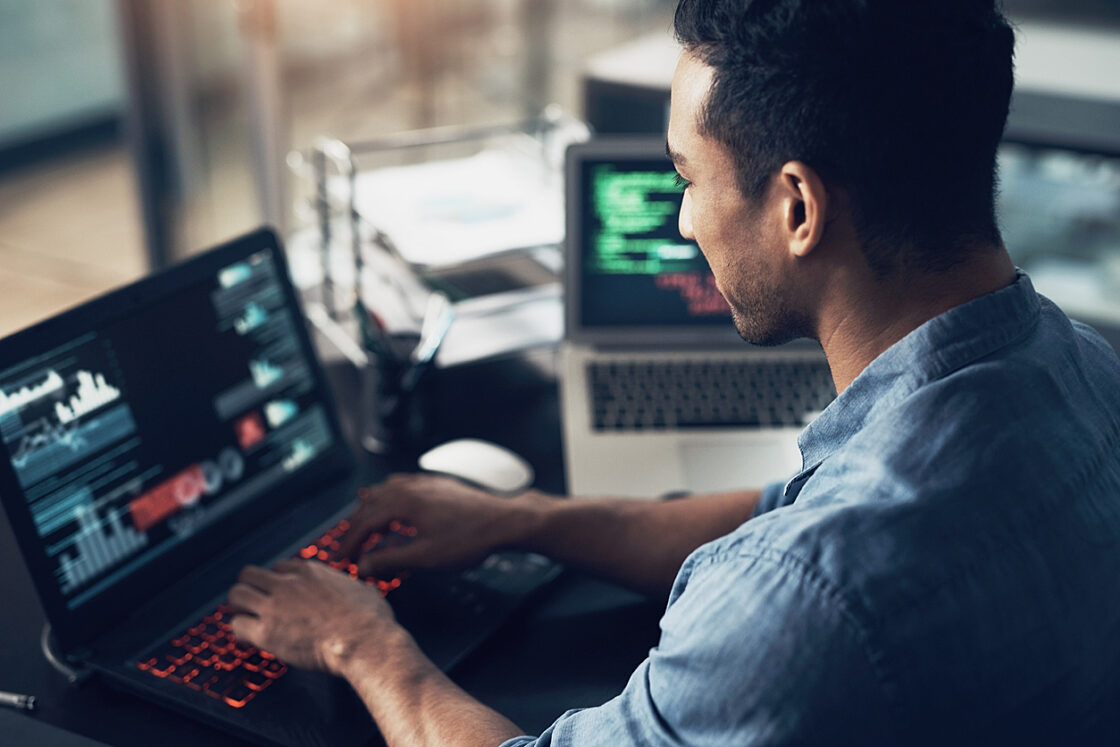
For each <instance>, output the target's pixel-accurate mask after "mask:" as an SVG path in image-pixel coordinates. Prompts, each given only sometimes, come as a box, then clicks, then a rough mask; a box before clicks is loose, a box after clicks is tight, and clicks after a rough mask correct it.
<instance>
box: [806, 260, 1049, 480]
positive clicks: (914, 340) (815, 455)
mask: <svg viewBox="0 0 1120 747" xmlns="http://www.w3.org/2000/svg"><path fill="white" fill-rule="evenodd" d="M1040 313H1041V301H1040V299H1039V296H1038V294H1037V293H1036V292H1035V290H1034V286H1033V285H1032V284H1031V281H1030V278H1028V277H1027V275H1026V273H1024V272H1023V271H1022V270H1019V271H1018V272H1017V274H1016V278H1015V281H1014V282H1013V283H1012V284H1011V285H1009V286H1007V287H1006V288H1001V289H1000V290H998V291H995V292H994V293H989V294H987V295H985V296H981V297H980V298H977V299H974V300H972V301H969V302H968V303H965V304H962V305H960V306H957V307H955V308H952V309H950V310H948V311H946V312H945V313H943V314H940V315H938V316H936V317H934V318H933V319H930V320H929V321H928V322H926V323H925V324H923V325H921V326H920V327H918V328H917V329H915V330H913V331H912V332H910V333H909V334H908V335H906V336H905V337H903V338H902V339H901V340H899V341H898V342H896V343H895V344H894V345H892V346H891V347H889V348H887V349H886V350H885V351H883V353H881V354H880V355H879V357H878V358H876V359H875V360H873V361H872V362H871V364H870V365H869V366H867V368H865V369H864V370H863V371H862V372H861V373H860V374H859V376H857V377H856V378H855V380H854V381H852V383H851V384H850V385H849V386H848V388H847V389H845V390H844V391H843V392H842V393H841V394H840V396H838V397H837V398H836V399H835V400H833V402H832V403H831V404H830V405H829V406H828V407H827V408H825V410H824V412H822V413H821V414H820V416H819V417H817V419H816V420H814V421H813V422H812V423H810V424H809V426H808V427H806V428H805V430H804V431H802V432H801V435H800V436H799V437H798V439H797V443H798V446H799V447H800V449H801V457H802V466H803V469H802V472H801V473H800V474H799V475H798V476H797V477H795V478H794V479H793V480H791V481H790V484H789V485H787V490H788V488H789V487H790V485H793V484H794V483H797V482H800V481H804V479H805V477H806V474H805V473H807V472H812V471H814V470H816V468H817V467H818V466H819V465H820V464H821V462H823V461H824V460H825V459H826V458H828V457H829V456H830V455H832V454H833V453H835V452H836V451H837V450H839V449H840V448H841V447H843V446H844V444H845V443H846V442H847V441H848V439H850V438H851V437H852V436H853V435H855V434H856V433H858V432H859V431H860V430H861V429H862V428H863V426H864V423H866V422H867V421H868V420H869V419H870V418H871V417H872V416H873V415H874V414H875V413H876V412H877V411H879V410H881V409H882V408H888V407H892V406H894V405H895V404H897V403H898V402H899V401H901V400H902V399H903V398H905V397H906V396H908V395H909V394H911V393H912V392H913V391H914V390H916V389H917V388H918V387H920V386H922V385H923V384H926V383H928V382H930V381H935V380H937V379H940V378H942V377H944V376H946V375H948V374H950V373H952V372H953V371H956V370H958V369H960V368H963V367H964V366H966V365H968V364H969V363H971V362H972V361H975V360H977V359H979V358H982V357H984V356H986V355H989V354H991V353H993V352H995V351H996V350H998V349H1000V348H1002V347H1004V346H1006V345H1008V344H1010V343H1011V342H1013V341H1015V340H1017V339H1020V338H1021V337H1023V336H1024V335H1026V334H1027V333H1029V332H1030V331H1031V330H1032V329H1034V327H1035V326H1036V325H1037V324H1038V318H1039V314H1040Z"/></svg>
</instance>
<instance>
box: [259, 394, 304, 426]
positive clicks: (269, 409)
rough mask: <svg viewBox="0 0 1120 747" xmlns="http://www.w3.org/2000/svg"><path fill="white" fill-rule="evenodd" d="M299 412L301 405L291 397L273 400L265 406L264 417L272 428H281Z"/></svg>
mask: <svg viewBox="0 0 1120 747" xmlns="http://www.w3.org/2000/svg"><path fill="white" fill-rule="evenodd" d="M298 413H299V405H297V404H296V403H295V402H293V401H292V400H290V399H278V400H273V401H271V402H269V403H268V404H266V405H265V406H264V417H265V419H266V420H267V421H268V425H269V427H271V428H279V427H280V426H282V425H284V423H287V422H288V421H289V420H291V419H292V418H294V417H295V416H296V415H297V414H298Z"/></svg>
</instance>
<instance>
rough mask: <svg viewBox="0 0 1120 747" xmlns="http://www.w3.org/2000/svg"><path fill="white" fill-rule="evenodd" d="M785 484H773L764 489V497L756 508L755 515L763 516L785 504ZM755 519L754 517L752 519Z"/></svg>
mask: <svg viewBox="0 0 1120 747" xmlns="http://www.w3.org/2000/svg"><path fill="white" fill-rule="evenodd" d="M784 491H785V483H781V482H772V483H770V484H769V485H767V486H766V487H765V488H763V489H762V497H761V498H760V499H759V500H758V505H757V506H755V509H754V515H755V516H762V514H764V513H766V512H767V511H773V510H774V509H775V508H778V507H779V506H781V505H782V504H783V501H782V499H783V498H784V497H785V496H784ZM752 518H753V517H752Z"/></svg>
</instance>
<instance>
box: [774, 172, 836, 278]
mask: <svg viewBox="0 0 1120 747" xmlns="http://www.w3.org/2000/svg"><path fill="white" fill-rule="evenodd" d="M777 186H778V194H779V196H780V201H781V203H780V204H781V206H782V229H783V231H784V233H785V235H786V241H787V243H788V245H789V251H790V254H792V255H794V256H795V257H801V258H804V257H807V256H809V253H810V252H812V251H813V250H814V249H815V248H816V247H817V245H818V244H820V242H821V237H822V236H824V226H825V220H826V218H827V216H828V190H826V189H825V186H824V181H823V180H822V179H821V177H820V175H819V174H818V173H817V172H816V170H814V169H813V168H812V167H811V166H808V165H807V164H804V163H802V162H801V161H790V162H789V163H787V164H785V165H784V166H782V169H781V171H780V172H779V173H778V185H777Z"/></svg>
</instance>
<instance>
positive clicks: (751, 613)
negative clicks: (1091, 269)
mask: <svg viewBox="0 0 1120 747" xmlns="http://www.w3.org/2000/svg"><path fill="white" fill-rule="evenodd" d="M800 447H801V453H802V456H803V459H804V469H802V471H801V472H800V473H799V474H798V475H796V476H795V477H794V478H793V479H792V480H791V481H790V482H789V483H787V484H785V485H784V486H783V485H773V486H770V487H769V488H767V489H766V490H765V491H764V495H763V499H762V502H761V504H760V505H759V508H758V511H757V512H756V515H755V516H754V517H753V518H752V519H751V520H750V521H748V522H746V523H745V524H743V525H742V526H741V527H739V528H738V529H737V530H736V531H734V532H732V533H731V534H729V535H727V536H725V537H722V538H720V539H718V540H716V541H714V542H711V543H709V544H707V545H704V546H703V547H700V548H699V549H697V550H696V551H695V552H694V553H692V555H691V556H690V557H689V558H688V559H687V560H686V561H685V563H684V565H683V567H682V568H681V570H680V573H679V575H678V576H677V579H676V582H675V584H674V587H673V590H672V592H671V594H670V597H669V603H668V608H667V609H666V611H665V614H664V617H663V618H662V620H661V638H660V642H659V643H658V645H657V647H656V648H654V649H653V650H651V651H650V653H649V657H648V658H647V659H646V660H645V661H644V662H643V663H642V664H641V665H640V666H639V667H638V669H637V671H635V672H634V674H633V676H632V677H631V678H630V681H629V683H628V684H627V686H626V688H625V689H624V690H623V692H622V693H621V694H620V695H619V696H618V697H616V698H614V699H612V700H610V701H609V702H607V703H604V704H603V705H601V706H598V707H595V708H585V709H581V710H573V711H569V712H567V713H565V714H564V715H563V716H561V717H560V718H559V719H558V720H557V721H556V722H555V723H554V724H553V725H552V726H550V727H549V728H548V730H547V731H545V733H544V734H542V735H541V736H540V737H539V738H532V737H520V738H517V739H513V740H510V741H508V742H506V743H505V747H514V746H517V747H522V746H524V745H530V744H533V745H626V744H641V745H686V744H687V745H720V746H724V745H762V744H765V745H772V744H805V743H827V744H860V745H865V744H921V743H929V744H938V745H949V744H953V745H957V744H962V743H976V744H982V743H986V744H1012V743H1015V744H1036V743H1039V744H1074V743H1116V741H1115V740H1116V739H1120V732H1116V731H1113V732H1109V731H1108V730H1109V729H1115V728H1117V724H1116V721H1117V718H1118V717H1117V713H1120V687H1118V683H1120V361H1118V359H1117V357H1116V355H1115V354H1114V353H1113V351H1112V349H1111V348H1110V347H1109V346H1108V345H1107V343H1105V342H1104V341H1103V340H1102V339H1101V338H1100V336H1099V335H1097V334H1096V333H1095V332H1093V331H1092V330H1091V329H1089V328H1088V327H1085V326H1083V325H1080V324H1077V323H1072V322H1070V320H1069V319H1067V318H1066V317H1065V315H1063V314H1062V312H1061V311H1060V310H1059V309H1058V308H1056V307H1055V306H1054V305H1053V303H1051V302H1050V301H1048V300H1047V299H1045V298H1043V297H1041V296H1039V295H1037V294H1036V293H1035V291H1034V289H1033V287H1032V286H1031V283H1030V281H1029V279H1028V278H1027V277H1026V276H1025V275H1022V274H1020V276H1019V278H1018V280H1017V281H1016V282H1015V283H1014V284H1013V285H1011V286H1009V287H1007V288H1004V289H1002V290H1000V291H998V292H996V293H993V294H990V295H987V296H984V297H982V298H979V299H976V300H974V301H972V302H970V303H967V304H964V305H963V306H959V307H957V308H955V309H952V310H950V311H948V312H947V313H945V314H942V315H940V316H938V317H936V318H934V319H932V320H930V321H929V322H927V323H926V324H924V325H922V326H921V327H919V328H918V329H916V330H914V331H913V332H912V333H910V334H909V335H907V336H906V337H905V338H904V339H903V340H901V341H900V342H898V343H897V344H895V345H894V346H892V347H891V348H890V349H889V350H887V351H886V352H884V353H883V354H882V355H881V356H879V357H878V358H877V359H876V360H875V361H874V362H873V363H872V364H871V365H870V366H868V367H867V369H866V370H864V371H863V373H861V374H860V376H859V377H858V378H857V379H856V380H855V381H854V382H852V384H851V386H850V387H848V389H846V390H845V391H844V392H843V393H842V394H841V395H840V396H839V397H838V398H837V399H836V400H835V401H834V402H833V403H832V404H831V405H830V406H829V407H828V408H827V409H826V410H825V411H824V412H823V413H822V414H821V416H820V417H819V418H818V419H817V420H816V421H815V422H813V423H812V424H811V425H809V426H808V427H807V428H806V429H805V431H804V432H803V433H802V434H801V437H800Z"/></svg>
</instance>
